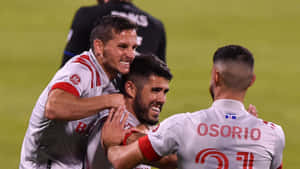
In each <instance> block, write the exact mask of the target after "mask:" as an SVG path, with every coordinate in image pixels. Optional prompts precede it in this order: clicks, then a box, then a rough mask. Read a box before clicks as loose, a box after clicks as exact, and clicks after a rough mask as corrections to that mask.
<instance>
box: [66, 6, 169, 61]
mask: <svg viewBox="0 0 300 169" xmlns="http://www.w3.org/2000/svg"><path fill="white" fill-rule="evenodd" d="M98 3H99V4H97V5H94V6H87V7H81V8H79V9H78V11H77V12H76V14H75V16H74V18H73V22H72V25H71V30H70V32H69V34H68V38H67V44H66V47H65V50H64V54H63V59H62V64H61V67H62V66H63V65H65V63H66V62H67V61H68V60H69V59H70V58H72V57H73V56H75V55H78V54H80V53H82V52H83V51H86V50H88V49H89V48H90V43H89V38H90V33H91V30H92V29H93V27H94V26H95V24H96V23H97V22H98V20H101V18H102V17H103V16H106V15H117V16H122V17H125V18H127V19H129V20H131V21H132V22H135V23H136V24H137V25H138V29H137V34H138V38H137V39H138V48H137V51H136V52H137V54H138V53H144V54H154V55H156V56H158V57H159V58H160V59H161V60H163V61H164V62H165V61H166V33H165V29H164V25H163V23H162V22H161V21H160V20H158V19H156V18H155V17H153V16H151V15H150V14H148V13H146V12H145V11H143V10H141V9H139V8H138V7H136V6H135V5H134V4H133V3H132V2H131V0H98Z"/></svg>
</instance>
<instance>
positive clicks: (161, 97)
mask: <svg viewBox="0 0 300 169" xmlns="http://www.w3.org/2000/svg"><path fill="white" fill-rule="evenodd" d="M166 99H167V97H166V94H165V93H163V92H162V93H160V94H159V95H158V96H157V101H158V102H160V103H162V104H164V103H165V102H166Z"/></svg>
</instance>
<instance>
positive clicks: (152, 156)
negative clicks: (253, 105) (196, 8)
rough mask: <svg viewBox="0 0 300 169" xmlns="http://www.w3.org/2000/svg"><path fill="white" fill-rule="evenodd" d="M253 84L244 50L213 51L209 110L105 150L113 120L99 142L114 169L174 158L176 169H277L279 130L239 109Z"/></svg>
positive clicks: (281, 143) (176, 117)
mask: <svg viewBox="0 0 300 169" xmlns="http://www.w3.org/2000/svg"><path fill="white" fill-rule="evenodd" d="M255 79H256V76H255V74H254V58H253V55H252V53H251V52H250V51H249V50H248V49H246V48H244V47H242V46H238V45H228V46H224V47H221V48H219V49H218V50H217V51H216V52H215V54H214V57H213V67H212V73H211V82H210V91H211V94H212V96H213V98H214V102H213V104H212V106H211V107H210V108H208V109H204V110H199V111H196V112H194V113H189V112H188V113H181V114H177V115H174V116H171V117H169V118H167V119H166V120H164V121H163V122H162V123H161V125H160V127H159V128H158V130H157V131H155V132H150V133H149V134H148V135H147V136H144V137H141V138H140V139H139V140H138V141H135V142H133V143H132V144H129V145H127V146H118V145H117V144H116V143H117V142H115V143H114V145H115V146H111V145H113V144H110V143H113V142H112V141H110V140H111V137H110V135H109V134H107V133H109V131H110V126H111V124H114V123H115V120H114V118H110V119H109V120H108V122H106V123H105V124H104V127H103V131H102V139H103V142H104V143H106V144H105V145H108V146H110V147H109V148H108V159H109V160H110V161H111V162H112V164H113V166H114V167H115V168H116V169H121V168H122V169H129V168H132V167H134V166H136V165H137V164H139V163H145V162H149V161H155V160H158V159H160V158H161V157H162V156H165V155H168V154H170V153H174V152H175V153H177V156H178V168H179V169H194V168H199V169H215V168H218V169H229V168H230V169H252V168H260V169H262V168H269V169H282V156H283V154H282V153H283V149H284V146H285V138H284V132H283V130H282V128H281V126H279V125H276V124H274V123H272V122H267V121H264V120H262V119H259V118H256V117H254V116H252V115H250V113H248V112H247V111H246V109H245V107H244V104H243V102H244V98H245V95H246V92H247V89H248V88H249V87H250V86H252V84H253V83H254V81H255ZM118 114H120V112H119V111H117V112H116V115H115V116H118ZM117 122H118V124H119V125H120V127H119V129H120V130H122V124H120V121H117ZM114 126H116V125H114ZM114 131H117V130H114ZM118 131H119V130H118ZM119 132H122V131H119ZM123 132H124V130H123ZM115 140H116V141H117V140H119V139H115ZM107 142H108V143H107Z"/></svg>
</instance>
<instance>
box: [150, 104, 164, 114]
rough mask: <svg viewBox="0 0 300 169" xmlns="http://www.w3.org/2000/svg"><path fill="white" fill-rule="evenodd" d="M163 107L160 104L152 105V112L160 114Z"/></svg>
mask: <svg viewBox="0 0 300 169" xmlns="http://www.w3.org/2000/svg"><path fill="white" fill-rule="evenodd" d="M161 107H162V106H161V105H160V104H152V105H151V110H152V111H154V112H156V113H158V114H159V113H160V111H161Z"/></svg>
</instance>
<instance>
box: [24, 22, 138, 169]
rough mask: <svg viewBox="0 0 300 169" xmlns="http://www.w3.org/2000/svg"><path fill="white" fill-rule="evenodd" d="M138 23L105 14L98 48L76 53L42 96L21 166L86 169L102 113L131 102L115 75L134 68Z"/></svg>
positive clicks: (95, 41) (96, 33) (95, 38)
mask: <svg viewBox="0 0 300 169" xmlns="http://www.w3.org/2000/svg"><path fill="white" fill-rule="evenodd" d="M136 40H137V35H136V25H135V24H133V23H131V22H130V21H129V20H127V19H124V18H121V17H105V18H103V20H102V22H101V24H100V25H98V26H96V27H95V28H94V30H93V31H92V33H91V44H92V45H91V46H93V47H92V49H90V50H89V51H86V52H84V53H82V54H80V55H78V56H76V57H74V58H72V59H71V60H70V61H69V62H68V63H67V64H66V65H65V66H64V67H62V68H61V69H60V70H59V71H58V72H57V73H56V74H55V76H54V77H53V79H52V80H51V81H50V83H49V84H48V86H47V87H46V88H45V90H44V91H43V92H42V94H41V96H40V97H39V99H38V101H37V103H36V105H35V107H34V109H33V112H32V114H31V118H30V121H29V125H28V129H27V132H26V134H25V137H24V141H23V145H22V150H21V160H20V165H19V168H20V169H69V168H72V169H82V168H84V166H83V160H84V156H85V151H86V145H87V138H88V135H89V134H90V131H91V129H92V128H93V124H94V122H95V121H96V120H97V118H98V117H99V116H100V115H101V114H98V112H100V111H102V110H104V109H107V108H112V107H119V106H125V100H124V96H123V95H122V94H112V93H114V92H116V89H115V87H114V86H113V84H112V82H111V81H112V80H113V79H114V78H115V77H116V76H117V74H118V73H121V74H126V73H128V72H129V69H130V63H131V62H132V61H133V59H134V57H135V56H134V53H135V48H136V46H137V42H136Z"/></svg>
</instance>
